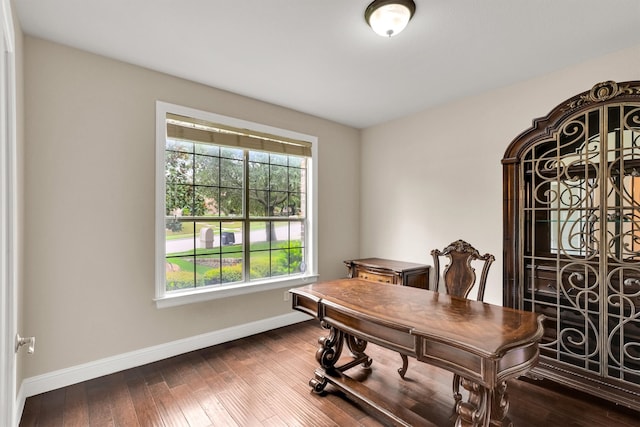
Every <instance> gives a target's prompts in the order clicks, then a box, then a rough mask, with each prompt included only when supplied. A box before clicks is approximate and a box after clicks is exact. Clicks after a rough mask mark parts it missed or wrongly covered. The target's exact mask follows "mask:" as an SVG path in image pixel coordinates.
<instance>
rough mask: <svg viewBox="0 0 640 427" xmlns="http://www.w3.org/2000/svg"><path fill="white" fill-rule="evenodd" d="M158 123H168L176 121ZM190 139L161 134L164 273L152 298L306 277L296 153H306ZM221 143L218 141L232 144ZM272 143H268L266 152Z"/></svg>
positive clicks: (304, 201) (303, 165)
mask: <svg viewBox="0 0 640 427" xmlns="http://www.w3.org/2000/svg"><path fill="white" fill-rule="evenodd" d="M165 117H168V118H169V120H167V121H166V122H167V123H170V122H171V119H172V118H173V117H175V116H173V115H170V114H167V115H166V116H165ZM200 123H202V121H200ZM159 129H160V128H159ZM201 129H202V128H199V129H198V131H199V132H200V131H201ZM205 129H207V127H206V125H205ZM243 131H246V128H243ZM186 133H187V134H189V135H194V134H192V133H189V132H186ZM195 135H196V138H193V139H200V140H195V141H194V140H189V139H188V138H177V137H171V136H167V137H165V141H164V147H162V148H163V157H164V165H163V167H164V173H163V174H164V185H165V194H164V196H165V197H164V202H165V203H164V204H165V206H164V220H165V224H164V240H165V242H164V243H165V244H164V251H163V252H164V254H163V257H162V258H163V259H162V260H161V263H162V264H164V266H165V268H164V270H165V271H164V278H161V279H162V282H163V283H162V284H161V285H159V287H158V291H157V295H158V296H159V297H160V298H162V297H163V296H168V295H171V294H175V293H176V292H188V291H190V290H191V291H194V290H203V289H207V290H215V289H220V288H224V287H228V286H227V285H233V286H234V287H235V286H244V285H251V284H253V283H258V282H260V283H262V282H265V281H269V282H272V281H278V280H283V279H288V280H290V278H295V277H302V278H305V277H308V276H309V275H312V274H313V273H312V272H311V271H309V270H308V265H309V264H310V260H311V261H312V258H309V256H310V250H311V247H310V246H309V243H308V241H309V238H310V237H311V233H310V232H309V227H308V220H309V218H308V216H307V212H308V209H309V207H308V200H310V199H309V189H310V187H311V185H310V181H309V180H308V177H309V176H310V174H309V172H310V166H311V158H310V157H306V156H303V155H298V154H299V153H306V152H309V153H311V150H307V151H300V149H298V148H297V147H296V146H295V145H293V148H291V147H289V146H288V147H286V148H287V149H288V150H289V152H294V153H296V154H294V155H292V154H283V153H274V152H268V151H264V150H263V149H251V148H247V146H246V144H245V145H243V143H244V142H245V141H241V142H240V143H239V144H236V143H232V144H231V146H225V145H220V144H213V143H205V142H203V141H202V140H201V139H202V138H201V137H202V134H201V133H198V134H195ZM264 135H265V134H264V133H260V132H259V133H258V140H259V138H264ZM270 136H271V135H269V137H270ZM225 138H226V139H224V138H223V139H220V138H218V139H217V140H220V141H231V140H230V139H228V135H225ZM252 143H253V141H252ZM273 144H277V142H275V143H274V142H273V140H271V139H270V138H269V141H268V144H265V146H268V147H270V148H271V147H274V146H275V147H277V146H276V145H273ZM306 144H308V147H311V145H310V144H309V143H306ZM260 148H264V147H263V146H261V147H260ZM296 150H297V151H296ZM158 271H159V272H160V269H158ZM303 276H304V277H303Z"/></svg>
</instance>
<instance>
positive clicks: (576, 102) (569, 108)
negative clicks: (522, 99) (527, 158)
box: [502, 80, 640, 164]
mask: <svg viewBox="0 0 640 427" xmlns="http://www.w3.org/2000/svg"><path fill="white" fill-rule="evenodd" d="M624 102H640V81H639V80H633V81H628V82H621V83H616V82H614V81H606V82H601V83H598V84H596V85H594V86H593V87H592V88H591V90H588V91H585V92H582V93H580V94H578V95H575V96H573V97H571V98H569V99H567V100H566V101H564V102H562V103H560V104H559V105H558V106H557V107H555V108H554V109H553V110H551V112H550V113H549V114H547V115H546V116H545V117H540V118H538V119H534V120H533V124H532V126H531V127H530V128H529V129H527V130H525V131H524V132H522V133H521V134H520V135H518V136H517V137H516V138H515V139H514V140H513V141H512V142H511V143H510V144H509V146H508V147H507V150H506V151H505V154H504V157H503V159H502V163H503V164H510V163H518V162H519V161H520V158H521V156H522V153H524V152H525V151H526V149H527V148H528V147H530V146H531V145H533V144H535V143H536V142H538V141H541V140H544V139H547V138H550V137H551V136H552V135H553V134H554V133H555V132H556V131H557V130H558V129H560V127H561V126H562V124H563V123H564V122H565V121H566V120H567V119H568V118H570V117H572V116H574V115H575V114H578V113H581V112H585V111H588V110H591V109H593V108H595V107H600V106H605V105H609V104H620V103H624Z"/></svg>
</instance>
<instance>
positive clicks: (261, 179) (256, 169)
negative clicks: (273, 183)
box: [249, 162, 269, 190]
mask: <svg viewBox="0 0 640 427" xmlns="http://www.w3.org/2000/svg"><path fill="white" fill-rule="evenodd" d="M268 188H269V165H267V164H264V163H257V162H249V189H251V190H267V189H268Z"/></svg>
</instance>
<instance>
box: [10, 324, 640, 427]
mask: <svg viewBox="0 0 640 427" xmlns="http://www.w3.org/2000/svg"><path fill="white" fill-rule="evenodd" d="M325 334H326V330H324V329H321V328H320V326H319V325H318V323H317V322H316V321H308V322H304V323H300V324H297V325H292V326H288V327H285V328H281V329H276V330H273V331H269V332H266V333H263V334H259V335H255V336H252V337H248V338H244V339H241V340H236V341H232V342H229V343H225V344H221V345H218V346H214V347H209V348H205V349H202V350H198V351H194V352H191V353H187V354H184V355H181V356H177V357H172V358H170V359H166V360H162V361H159V362H154V363H151V364H148V365H144V366H140V367H137V368H133V369H129V370H126V371H122V372H118V373H115V374H112V375H107V376H104V377H101V378H97V379H94V380H91V381H87V382H84V383H80V384H75V385H72V386H69V387H65V388H62V389H58V390H53V391H50V392H47V393H43V394H40V395H37V396H33V397H30V398H28V399H27V401H26V404H25V408H24V411H23V415H22V420H21V423H20V425H21V426H25V427H30V426H43V427H48V426H91V427H92V426H105V425H111V426H126V427H129V426H143V427H147V426H170V427H173V426H216V427H218V426H224V427H226V426H229V427H237V426H242V427H245V426H313V427H316V426H327V427H335V426H340V427H343V426H349V427H351V426H366V427H380V426H383V424H382V423H381V422H379V421H378V420H377V419H376V418H375V417H373V416H372V415H370V414H369V413H367V412H366V411H364V410H363V409H362V408H360V407H358V406H357V405H355V404H353V403H351V402H350V401H349V400H348V399H344V398H343V396H342V395H341V394H340V393H338V392H336V391H335V390H331V389H330V387H327V393H326V394H325V395H322V396H317V395H315V394H313V393H312V392H311V389H310V387H309V385H308V381H309V379H310V378H311V377H312V376H313V372H314V370H315V369H316V368H317V362H316V360H315V352H316V349H317V345H318V342H317V340H318V337H319V336H324V335H325ZM367 352H368V353H369V354H370V356H371V357H373V360H374V362H373V366H372V369H371V370H370V371H367V370H360V371H358V369H357V368H355V369H354V370H353V371H356V372H355V374H354V375H353V377H354V378H355V379H357V380H365V379H366V381H367V385H368V386H369V387H371V388H372V390H374V391H375V392H376V393H380V394H385V396H387V397H388V398H391V399H393V400H395V402H396V403H397V404H398V405H401V406H403V407H404V408H406V409H407V410H409V411H413V412H415V413H416V414H417V415H419V416H421V417H423V418H426V419H427V420H429V421H430V422H431V423H433V424H435V425H437V426H442V427H447V426H453V418H451V415H452V407H451V406H452V404H453V399H452V397H451V374H450V373H449V372H447V371H445V370H442V369H438V368H434V367H432V366H429V365H426V364H422V363H420V364H414V366H413V367H412V369H411V370H410V371H409V373H408V374H407V376H406V379H404V380H403V379H401V378H400V377H399V376H398V375H397V373H396V368H397V362H398V360H397V359H398V355H397V353H395V352H392V351H389V350H386V349H383V348H380V347H377V346H375V345H370V346H369V347H368V349H367ZM507 392H508V393H509V395H510V401H511V407H510V409H509V415H510V417H511V419H512V420H513V422H514V425H515V426H521V427H522V426H526V427H553V426H572V427H582V426H584V427H587V426H589V427H594V426H595V427H609V426H612V425H615V426H616V427H631V426H637V425H638V422H637V420H638V419H639V418H640V414H639V413H637V412H633V411H630V410H628V409H626V408H622V407H617V406H615V405H612V404H610V403H609V402H606V401H602V400H598V399H595V398H593V397H592V396H588V395H585V394H581V393H578V392H575V391H573V390H567V389H565V388H562V387H559V386H554V385H553V384H552V383H548V382H535V383H534V382H530V381H523V380H510V381H508V389H507Z"/></svg>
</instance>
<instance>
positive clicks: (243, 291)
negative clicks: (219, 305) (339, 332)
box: [154, 275, 318, 308]
mask: <svg viewBox="0 0 640 427" xmlns="http://www.w3.org/2000/svg"><path fill="white" fill-rule="evenodd" d="M317 280H318V275H308V276H302V277H294V278H289V279H285V280H277V281H273V280H269V281H256V282H251V283H248V284H247V283H239V284H233V285H227V286H219V287H215V288H213V287H207V288H200V289H197V290H189V291H178V292H172V293H170V294H167V295H164V296H162V297H160V298H156V299H155V300H154V301H155V302H156V308H167V307H175V306H178V305H185V304H193V303H198V302H204V301H210V300H214V299H222V298H229V297H235V296H238V295H247V294H252V293H256V292H263V291H269V290H272V289H281V288H293V287H296V286H302V285H309V284H311V283H315V282H316V281H317Z"/></svg>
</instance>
